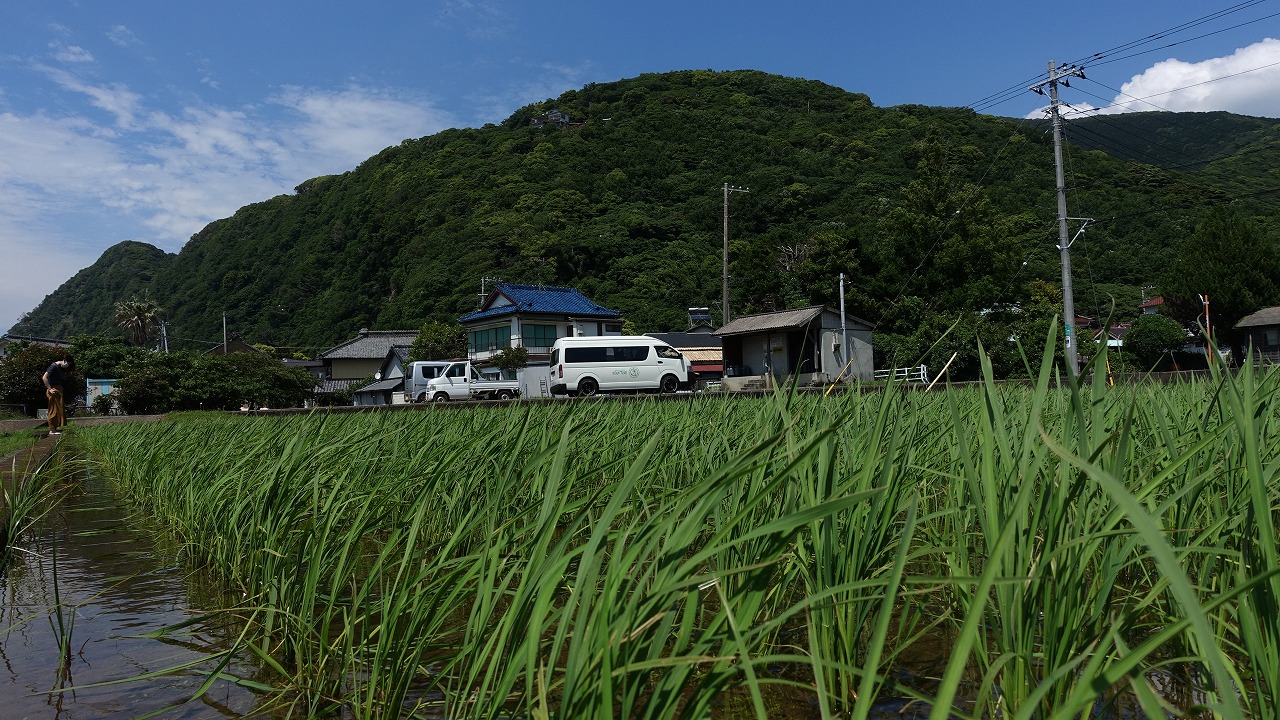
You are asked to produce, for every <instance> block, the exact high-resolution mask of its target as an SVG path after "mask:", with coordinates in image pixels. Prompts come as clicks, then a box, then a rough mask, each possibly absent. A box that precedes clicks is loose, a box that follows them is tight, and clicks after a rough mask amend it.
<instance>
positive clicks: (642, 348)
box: [614, 345, 649, 362]
mask: <svg viewBox="0 0 1280 720" xmlns="http://www.w3.org/2000/svg"><path fill="white" fill-rule="evenodd" d="M614 351H615V352H616V353H617V358H616V359H617V360H618V361H619V362H641V361H643V360H646V359H648V357H649V346H648V345H631V346H628V347H619V348H614Z"/></svg>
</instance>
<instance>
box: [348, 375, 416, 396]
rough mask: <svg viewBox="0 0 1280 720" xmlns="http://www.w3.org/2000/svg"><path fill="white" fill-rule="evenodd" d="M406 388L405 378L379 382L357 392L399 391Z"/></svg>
mask: <svg viewBox="0 0 1280 720" xmlns="http://www.w3.org/2000/svg"><path fill="white" fill-rule="evenodd" d="M403 387H404V378H403V377H398V378H391V379H390V380H378V381H376V382H371V383H369V384H368V385H365V386H364V387H362V388H360V389H359V390H357V391H356V392H362V393H365V392H383V391H385V390H399V389H400V388H403Z"/></svg>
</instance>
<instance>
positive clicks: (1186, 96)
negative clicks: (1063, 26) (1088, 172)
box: [1114, 38, 1280, 117]
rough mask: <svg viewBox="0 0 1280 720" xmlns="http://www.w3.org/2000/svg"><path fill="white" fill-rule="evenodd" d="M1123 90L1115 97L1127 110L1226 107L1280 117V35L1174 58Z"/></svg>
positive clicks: (1243, 113) (1181, 109)
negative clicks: (1203, 56) (1225, 51)
mask: <svg viewBox="0 0 1280 720" xmlns="http://www.w3.org/2000/svg"><path fill="white" fill-rule="evenodd" d="M1120 90H1121V92H1122V93H1123V95H1121V96H1119V97H1117V98H1116V99H1115V101H1114V102H1115V103H1116V104H1117V105H1121V106H1123V107H1125V109H1127V110H1154V109H1164V110H1173V111H1175V112H1190V111H1206V110H1226V111H1229V112H1233V113H1239V114H1241V115H1258V116H1264V117H1280V40H1276V39H1273V38H1267V39H1265V40H1262V41H1261V42H1257V43H1254V44H1253V45H1250V46H1248V47H1244V48H1240V49H1239V50H1236V51H1235V52H1234V53H1232V54H1231V55H1228V56H1226V57H1220V58H1210V59H1208V60H1204V61H1202V62H1198V63H1188V62H1183V61H1181V60H1176V59H1172V58H1171V59H1169V60H1165V61H1163V62H1160V63H1156V64H1155V65H1154V66H1152V67H1151V68H1150V69H1148V70H1147V71H1146V72H1144V73H1142V74H1141V75H1137V76H1135V77H1134V78H1133V79H1132V80H1130V81H1129V82H1127V83H1125V84H1124V85H1122V86H1121V87H1120ZM1135 98H1137V99H1136V100H1135Z"/></svg>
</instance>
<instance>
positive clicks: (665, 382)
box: [658, 375, 680, 394]
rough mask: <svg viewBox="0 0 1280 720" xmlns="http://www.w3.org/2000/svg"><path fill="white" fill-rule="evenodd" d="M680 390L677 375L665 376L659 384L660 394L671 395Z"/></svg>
mask: <svg viewBox="0 0 1280 720" xmlns="http://www.w3.org/2000/svg"><path fill="white" fill-rule="evenodd" d="M679 389H680V379H679V378H677V377H676V376H675V375H663V376H662V381H661V382H659V383H658V392H661V393H667V394H671V393H673V392H675V391H676V390H679Z"/></svg>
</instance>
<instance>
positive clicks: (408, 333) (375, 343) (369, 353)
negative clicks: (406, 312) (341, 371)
mask: <svg viewBox="0 0 1280 720" xmlns="http://www.w3.org/2000/svg"><path fill="white" fill-rule="evenodd" d="M417 337H418V331H417V330H361V331H360V334H359V335H357V336H355V337H354V338H351V339H350V340H348V341H346V342H344V343H342V344H341V345H335V346H333V347H331V348H329V349H328V350H325V351H324V352H322V353H320V355H319V356H318V357H320V358H321V359H326V360H335V359H336V360H382V359H384V358H386V357H387V353H388V352H390V351H391V348H393V347H411V346H412V345H413V341H414V340H415V339H416V338H417Z"/></svg>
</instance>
